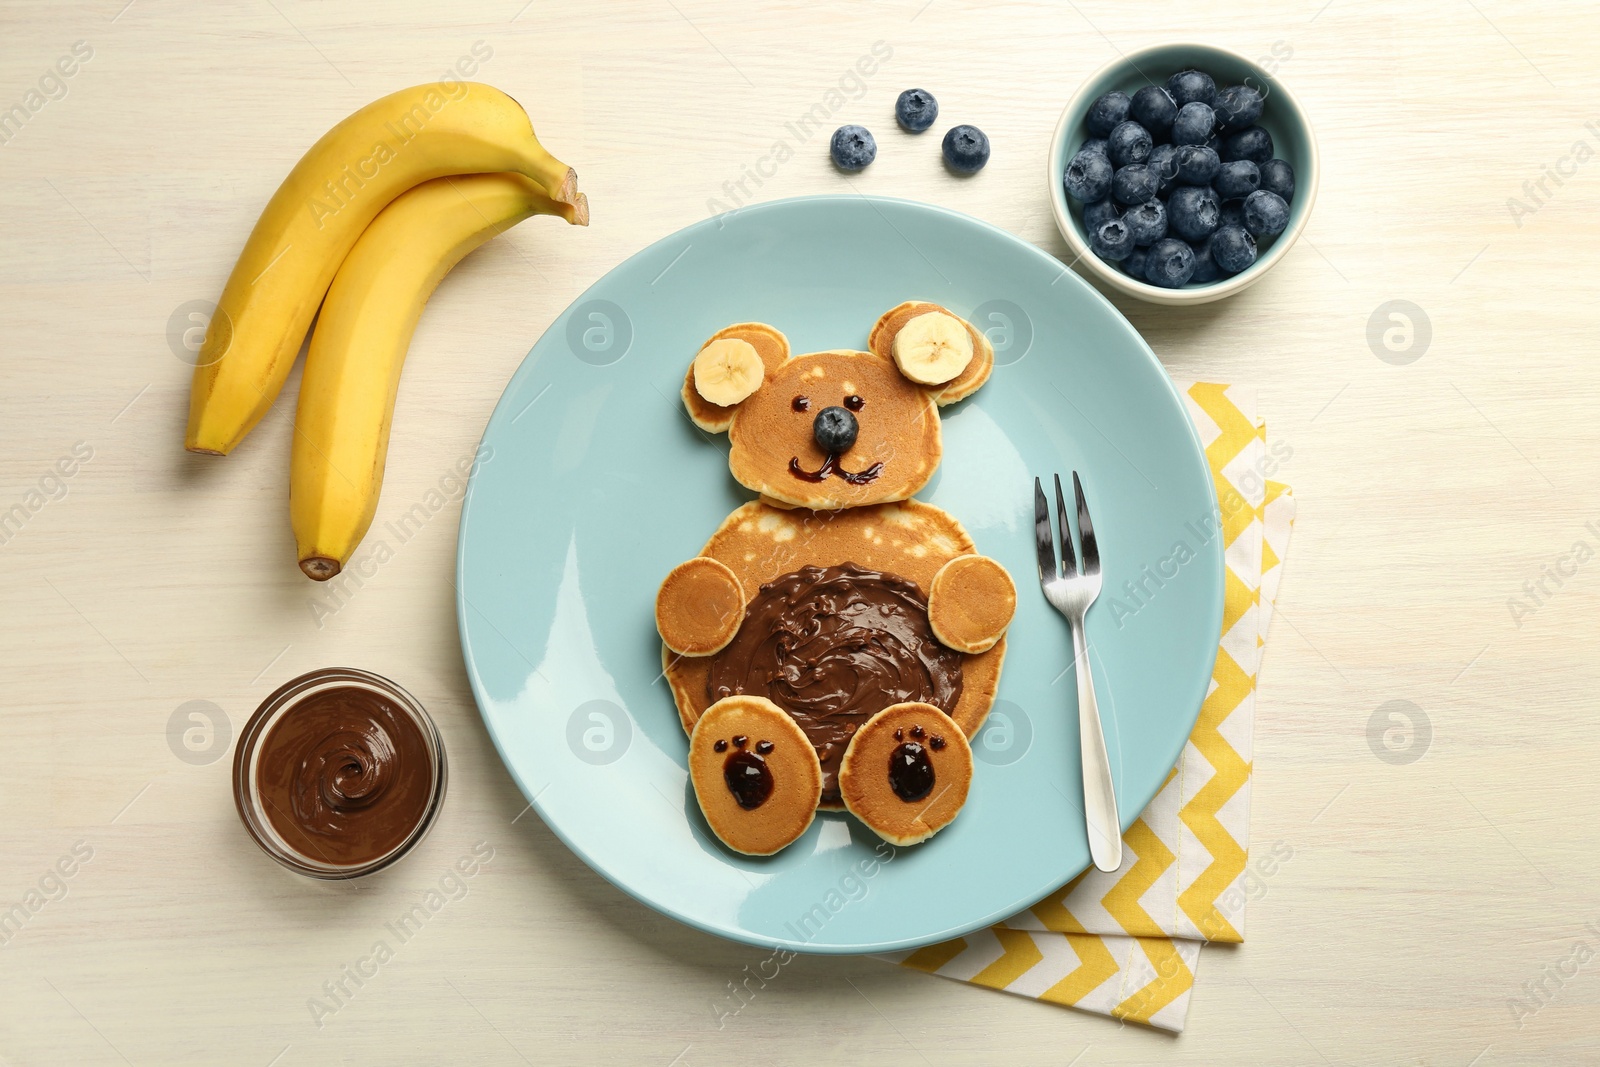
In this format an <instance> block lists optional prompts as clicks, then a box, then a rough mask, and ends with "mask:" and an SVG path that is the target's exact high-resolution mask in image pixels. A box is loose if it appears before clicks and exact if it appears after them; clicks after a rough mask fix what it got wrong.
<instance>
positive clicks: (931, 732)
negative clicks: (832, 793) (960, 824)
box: [839, 703, 972, 845]
mask: <svg viewBox="0 0 1600 1067" xmlns="http://www.w3.org/2000/svg"><path fill="white" fill-rule="evenodd" d="M971 785H972V749H971V747H970V746H969V745H968V744H967V736H966V734H964V733H962V732H961V727H959V726H957V725H956V722H955V720H954V719H952V718H950V716H948V715H946V714H945V713H944V712H942V711H940V710H939V709H938V708H936V707H934V706H933V705H932V704H918V703H908V704H892V705H890V706H889V707H887V708H884V709H883V710H882V711H880V712H878V714H876V715H874V716H873V717H872V718H870V719H868V720H867V721H866V722H865V723H863V724H862V726H861V728H860V729H859V730H857V731H856V734H855V737H853V738H852V739H851V741H850V747H849V748H848V749H847V750H846V751H845V754H844V761H843V763H842V764H841V766H840V768H839V790H840V792H841V794H842V795H843V797H844V805H845V807H846V808H847V809H848V810H849V812H850V814H852V815H854V816H855V817H856V818H858V819H860V820H861V821H862V822H863V823H865V824H866V825H867V826H868V827H869V828H870V829H871V830H872V832H873V833H875V834H877V835H878V836H879V837H881V838H883V839H884V840H885V841H888V842H889V843H890V844H894V845H914V844H917V843H918V842H919V841H926V840H927V839H928V838H930V837H932V836H933V835H934V834H936V833H938V832H939V831H940V830H942V829H944V828H945V827H946V826H948V825H950V823H951V821H952V820H954V819H955V817H956V815H958V814H959V813H960V811H961V807H962V805H963V804H965V803H966V802H967V790H968V789H969V788H970V787H971Z"/></svg>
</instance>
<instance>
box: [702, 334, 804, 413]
mask: <svg viewBox="0 0 1600 1067" xmlns="http://www.w3.org/2000/svg"><path fill="white" fill-rule="evenodd" d="M719 342H734V343H733V344H719ZM708 349H710V350H711V351H710V352H709V353H708V352H707V350H708ZM751 350H754V353H755V356H756V358H757V359H758V360H759V361H760V364H761V368H762V375H761V378H760V380H759V381H758V382H757V384H756V386H755V388H754V389H753V390H750V391H749V392H746V393H745V394H744V395H743V396H739V393H740V392H741V391H742V390H741V389H740V387H738V386H737V385H735V384H733V383H730V382H726V381H723V380H722V370H721V368H723V367H724V366H728V365H732V366H734V367H737V366H738V365H739V364H740V363H741V361H742V360H743V359H744V357H747V356H748V355H749V353H750V351H751ZM702 354H705V355H706V357H707V358H706V359H705V360H702V361H701V363H702V375H701V382H700V384H699V385H698V386H697V385H696V382H695V362H694V361H693V360H691V361H690V363H689V370H688V373H687V374H685V375H684V377H683V406H684V407H685V408H686V409H687V410H688V412H689V418H690V419H691V420H693V422H694V424H695V425H696V426H698V427H700V428H701V429H702V430H704V431H706V432H707V433H724V432H726V431H727V429H728V427H730V426H732V425H733V417H734V415H735V414H736V413H737V412H738V410H739V406H740V404H742V403H743V402H744V400H746V399H748V398H749V397H750V396H752V395H754V393H755V392H759V391H760V388H761V385H762V384H764V383H765V382H766V381H768V380H770V379H771V378H772V376H773V375H774V374H776V373H777V372H778V370H779V368H781V367H782V366H783V364H784V362H785V361H787V360H788V358H789V339H788V338H787V337H785V336H784V335H783V334H782V332H780V331H779V330H778V329H777V328H776V327H773V326H768V325H767V324H766V323H764V322H741V323H736V324H735V325H733V326H725V327H723V328H722V329H720V330H718V331H717V332H716V333H714V334H712V335H711V336H710V337H708V338H706V341H705V343H704V344H702V345H701V346H700V348H699V350H698V351H696V353H695V360H700V357H701V355H702ZM713 379H717V380H716V381H713ZM730 385H732V386H733V387H732V388H731V390H730V388H729V386H730ZM746 385H748V383H746ZM707 392H710V393H711V394H712V395H713V396H729V395H731V396H739V399H738V400H735V401H733V402H732V403H725V404H717V403H713V402H712V400H710V399H707V397H706V396H705V393H707Z"/></svg>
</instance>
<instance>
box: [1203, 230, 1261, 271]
mask: <svg viewBox="0 0 1600 1067" xmlns="http://www.w3.org/2000/svg"><path fill="white" fill-rule="evenodd" d="M1211 255H1212V256H1213V257H1214V258H1215V259H1216V261H1217V266H1219V267H1221V268H1222V269H1223V270H1225V271H1227V272H1228V273H1229V274H1238V273H1239V272H1240V271H1242V270H1244V269H1245V268H1246V267H1248V266H1249V265H1250V264H1252V263H1254V262H1255V261H1256V239H1255V238H1254V237H1251V236H1250V234H1249V232H1248V231H1246V230H1245V228H1244V227H1243V226H1219V227H1218V228H1217V232H1216V233H1214V234H1212V235H1211Z"/></svg>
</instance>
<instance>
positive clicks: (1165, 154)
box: [1144, 144, 1178, 196]
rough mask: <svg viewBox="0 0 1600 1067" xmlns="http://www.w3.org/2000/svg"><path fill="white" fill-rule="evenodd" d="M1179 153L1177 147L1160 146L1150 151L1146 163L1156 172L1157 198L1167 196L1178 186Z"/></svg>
mask: <svg viewBox="0 0 1600 1067" xmlns="http://www.w3.org/2000/svg"><path fill="white" fill-rule="evenodd" d="M1177 152H1178V148H1177V146H1176V145H1170V144H1158V145H1156V146H1155V147H1154V148H1152V149H1151V150H1150V158H1149V159H1147V160H1145V161H1144V165H1145V166H1147V167H1149V168H1150V169H1151V170H1153V171H1155V174H1156V180H1157V182H1158V184H1157V185H1156V195H1157V196H1166V195H1167V194H1168V193H1170V192H1172V187H1173V186H1174V185H1177V184H1178V160H1177Z"/></svg>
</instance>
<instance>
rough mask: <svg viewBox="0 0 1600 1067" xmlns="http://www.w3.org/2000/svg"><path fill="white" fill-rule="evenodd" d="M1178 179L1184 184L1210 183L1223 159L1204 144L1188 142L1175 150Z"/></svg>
mask: <svg viewBox="0 0 1600 1067" xmlns="http://www.w3.org/2000/svg"><path fill="white" fill-rule="evenodd" d="M1173 158H1174V161H1175V162H1176V164H1177V170H1178V181H1179V182H1181V183H1182V184H1184V185H1210V184H1211V180H1212V179H1213V178H1215V177H1216V176H1217V171H1218V169H1219V168H1220V167H1221V166H1222V160H1220V159H1218V158H1217V154H1216V153H1215V152H1213V151H1212V150H1211V149H1209V148H1207V147H1206V146H1205V145H1203V144H1186V145H1182V146H1180V147H1179V148H1177V149H1176V150H1175V155H1174V157H1173Z"/></svg>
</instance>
